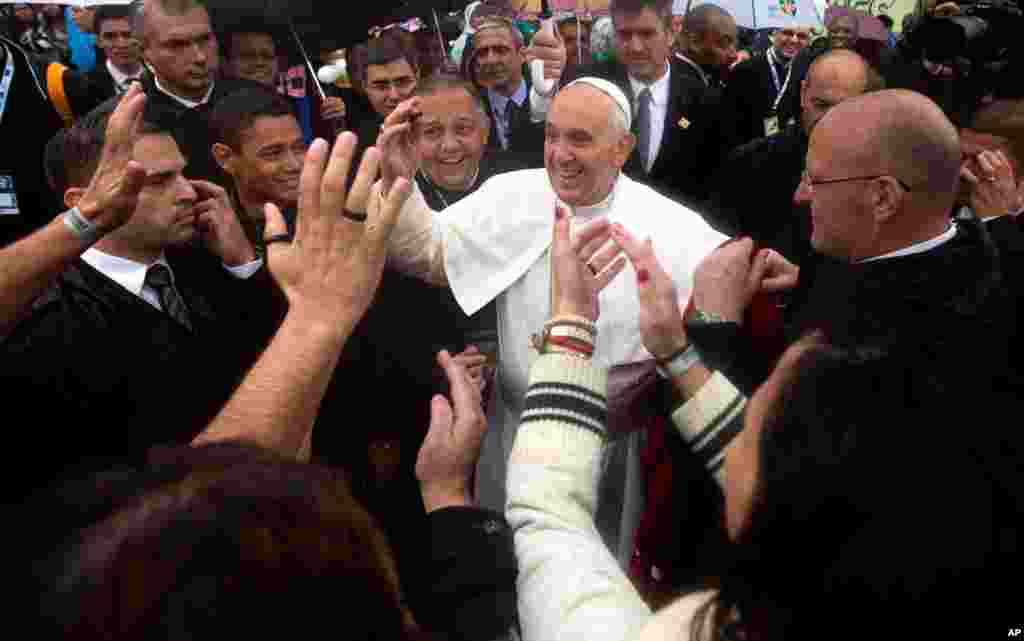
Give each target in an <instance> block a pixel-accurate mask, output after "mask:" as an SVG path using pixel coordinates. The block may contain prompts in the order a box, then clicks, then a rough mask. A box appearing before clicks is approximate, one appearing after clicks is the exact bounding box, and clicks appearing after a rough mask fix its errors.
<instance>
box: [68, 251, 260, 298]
mask: <svg viewBox="0 0 1024 641" xmlns="http://www.w3.org/2000/svg"><path fill="white" fill-rule="evenodd" d="M82 260H84V261H85V262H86V263H87V264H88V265H89V266H90V267H92V268H93V269H95V270H96V271H98V272H99V273H101V274H103V275H104V276H106V277H107V278H109V279H110V280H112V281H114V282H115V283H117V284H118V285H120V286H121V287H124V288H125V289H127V290H128V291H130V292H131V293H132V294H135V295H136V296H138V297H139V298H141V299H142V300H144V301H146V302H147V303H149V304H150V305H152V306H153V307H155V308H157V309H159V310H160V311H163V310H164V308H163V305H162V304H161V303H160V295H159V294H157V292H156V291H155V290H154V289H153V288H152V287H147V286H146V272H148V271H149V268H150V267H152V266H153V265H163V266H165V267H167V270H168V271H169V272H171V282H172V283H173V282H174V270H173V269H171V266H170V264H168V262H167V257H166V256H164V255H163V254H161V255H160V258H158V259H157V260H156V262H154V263H152V264H151V265H147V264H145V263H140V262H137V261H134V260H129V259H127V258H121V257H120V256H113V255H111V254H108V253H106V252H101V251H100V250H98V249H96V248H94V247H90V248H89V249H87V250H85V252H84V253H83V254H82ZM262 266H263V259H262V258H257V259H256V260H254V261H253V262H251V263H246V264H244V265H239V266H237V267H228V266H227V265H224V268H225V269H226V270H228V273H230V274H231V275H232V276H234V277H235V278H238V279H240V280H245V279H248V278H251V277H252V276H253V275H254V274H255V273H256V272H258V271H259V270H260V267H262Z"/></svg>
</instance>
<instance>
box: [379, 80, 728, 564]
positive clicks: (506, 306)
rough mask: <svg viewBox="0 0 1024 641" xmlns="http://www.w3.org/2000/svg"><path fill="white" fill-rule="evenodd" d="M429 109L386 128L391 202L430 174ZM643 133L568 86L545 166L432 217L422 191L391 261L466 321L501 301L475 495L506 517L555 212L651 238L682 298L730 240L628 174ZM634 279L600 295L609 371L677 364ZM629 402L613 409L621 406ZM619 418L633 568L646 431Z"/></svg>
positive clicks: (612, 100)
mask: <svg viewBox="0 0 1024 641" xmlns="http://www.w3.org/2000/svg"><path fill="white" fill-rule="evenodd" d="M421 103H422V98H414V99H413V100H412V101H408V102H406V103H403V104H402V105H401V106H399V108H398V109H396V110H395V112H393V113H392V114H391V115H390V116H388V118H387V120H386V121H385V123H384V131H383V132H382V134H381V137H380V138H379V140H378V143H379V145H380V148H381V149H382V151H383V154H384V159H383V161H382V176H383V179H382V181H381V184H380V186H379V188H380V189H381V190H382V191H383V192H384V193H387V192H388V191H389V190H390V189H391V185H392V184H393V182H394V180H396V179H397V178H398V177H399V176H406V177H408V178H410V179H411V178H412V176H413V175H414V174H415V172H416V170H417V167H418V166H419V162H418V158H417V155H416V150H417V147H416V145H415V141H414V138H415V137H416V136H417V135H418V133H419V132H418V129H419V128H420V127H423V126H425V125H422V124H421V123H420V121H421V120H422V118H419V117H417V116H418V115H419V114H420V112H421V109H422V104H421ZM631 124H632V109H631V105H630V102H629V100H628V99H627V98H626V96H625V94H624V93H623V92H622V91H621V90H620V89H619V88H618V87H617V86H616V85H615V84H614V83H612V82H609V81H607V80H602V79H599V78H589V77H588V78H582V79H579V80H577V81H576V82H574V83H571V84H569V85H567V86H566V87H564V88H562V89H561V91H559V93H558V94H557V95H556V96H555V98H554V101H553V103H552V105H551V108H550V111H549V113H548V117H547V122H546V124H545V144H544V164H545V169H530V170H525V171H515V172H509V173H505V174H500V175H497V176H493V177H492V178H491V179H490V180H488V181H487V182H485V183H484V184H483V185H482V186H481V187H480V188H479V189H478V190H476V191H475V192H473V193H471V194H468V195H466V196H465V197H464V198H462V199H461V200H460V201H459V202H457V203H452V204H451V205H450V206H448V207H447V208H446V209H444V210H443V211H441V212H434V211H432V210H431V209H430V208H429V207H428V206H427V205H426V202H425V201H424V198H423V196H422V195H421V194H420V193H419V190H418V189H417V190H415V191H414V192H413V195H412V196H411V197H410V199H409V202H408V204H407V205H406V206H405V207H404V208H403V210H402V213H401V218H400V221H399V223H398V226H397V227H396V229H395V232H394V234H393V235H392V241H391V251H390V256H389V260H390V262H391V264H392V265H393V266H394V267H397V268H399V269H401V270H403V271H405V272H407V273H410V274H412V275H415V276H419V277H420V278H423V279H425V280H427V281H428V282H431V283H433V284H435V285H439V286H445V287H450V288H451V289H452V292H453V293H454V295H455V299H456V300H457V301H458V303H459V305H460V306H461V307H462V309H463V311H464V312H465V313H466V314H470V315H472V314H474V313H476V312H477V311H478V310H480V309H481V308H483V307H484V306H485V305H487V304H488V303H490V302H491V301H495V302H496V305H497V312H498V338H499V355H498V373H497V384H496V385H495V386H494V388H495V390H494V395H493V396H492V398H491V403H490V409H491V416H490V429H489V431H488V432H487V435H486V436H485V437H484V443H483V450H482V453H481V460H480V464H479V466H478V469H477V477H476V478H477V498H478V500H479V501H481V502H482V504H483V505H485V506H488V507H491V508H494V509H498V510H501V509H504V506H505V496H506V495H505V480H506V470H507V463H508V456H509V454H510V452H511V448H512V444H513V440H514V437H515V427H516V426H517V425H518V423H519V418H520V416H521V415H522V412H523V410H524V405H523V403H524V400H523V399H524V394H525V392H526V387H527V374H528V369H529V363H530V361H531V358H532V357H531V352H530V347H529V346H530V343H531V335H532V334H534V333H535V332H540V331H542V328H543V326H544V323H545V321H546V320H547V319H548V318H549V317H550V315H551V311H552V310H551V309H550V301H551V287H552V280H551V269H550V256H549V250H550V246H551V239H552V230H553V227H554V222H555V213H556V209H558V210H561V211H562V212H564V213H565V215H567V216H571V220H572V222H573V228H574V234H576V235H577V237H579V235H586V234H592V235H593V234H596V236H594V237H595V238H596V239H597V240H596V241H595V242H597V243H604V242H606V241H608V239H609V223H617V224H620V225H622V226H624V227H625V228H628V229H630V230H631V231H632V232H633V233H634V234H635V235H637V236H639V237H641V238H650V239H652V240H651V242H652V243H653V246H654V249H655V251H656V252H657V254H658V256H659V257H660V258H661V260H662V264H663V265H665V267H666V269H667V270H668V271H669V273H670V274H671V275H672V276H673V278H674V280H675V284H676V287H678V288H679V290H680V292H681V293H682V295H683V298H684V299H685V298H686V295H687V294H688V292H689V291H690V284H691V277H692V273H693V268H694V267H695V266H696V264H697V261H699V260H700V259H701V258H702V257H703V256H705V255H707V254H708V253H709V252H710V251H711V250H712V249H714V248H715V247H716V246H718V245H719V244H720V243H721V242H723V241H724V240H725V237H724V236H722V235H721V234H718V233H717V232H715V231H714V230H712V229H711V228H710V227H708V226H707V225H706V224H705V223H704V221H703V220H702V219H701V218H700V216H698V215H697V214H695V213H694V212H693V211H690V210H688V209H686V208H684V207H682V206H680V205H678V204H676V203H675V202H673V201H671V200H669V199H667V198H665V197H664V196H661V195H659V194H658V193H657V192H656V191H654V190H653V189H651V188H649V187H647V186H644V185H642V184H641V183H639V182H637V181H634V180H632V179H631V178H629V177H627V176H626V175H624V173H623V167H624V166H625V164H626V161H627V159H628V158H629V157H630V155H631V154H632V153H633V148H634V146H635V144H636V138H635V136H634V135H633V134H632V133H630V129H631ZM581 249H582V248H581ZM616 253H617V248H615V247H614V246H611V248H610V251H603V250H602V251H600V252H598V253H597V254H596V256H595V257H594V258H593V260H591V261H590V263H589V265H590V267H591V269H592V271H594V272H595V273H596V274H598V275H599V278H601V279H609V280H610V279H611V278H613V277H614V275H615V274H616V273H617V271H618V270H619V269H622V268H623V267H622V265H621V263H618V262H617V261H616V260H615V255H616ZM624 269H625V270H626V271H627V272H629V271H630V269H631V268H629V267H625V268H624ZM636 278H637V275H636V274H633V273H628V274H626V275H624V276H623V277H620V278H618V279H617V280H615V281H614V282H611V284H610V285H608V287H607V289H605V290H604V292H603V293H602V299H601V307H602V310H601V317H600V320H599V321H598V323H597V328H596V333H597V342H598V345H599V346H600V350H599V351H598V352H597V354H599V355H600V356H599V357H600V358H602V359H604V361H605V365H608V366H624V365H627V364H636V363H639V362H649V361H650V360H651V359H652V356H653V357H659V358H664V357H668V356H672V355H671V354H653V355H652V354H650V353H649V352H647V351H646V350H645V349H644V347H643V345H642V343H641V339H640V332H639V325H638V318H639V309H638V303H637V301H638V299H637V290H636V287H637V280H636ZM555 312H556V313H557V310H555ZM410 329H411V330H414V329H415V324H414V325H412V326H410ZM576 329H580V328H579V327H577V328H576ZM560 331H562V330H560ZM565 331H570V332H571V331H575V330H568V329H566V330H565ZM580 331H585V330H582V329H581V330H580ZM613 369H614V368H613ZM626 369H628V368H618V370H617V371H619V372H623V373H624V372H625V371H626ZM634 369H635V368H634ZM630 371H633V369H630ZM641 371H642V368H641ZM613 377H614V374H613ZM621 401H622V399H620V398H614V399H613V401H612V403H611V405H612V407H613V408H614V407H616V403H621ZM620 409H622V408H621V407H620ZM612 413H613V415H619V416H624V415H622V414H617V413H616V412H615V411H614V410H613V412H612ZM627 414H628V412H627ZM618 420H619V421H620V423H622V424H621V425H620V427H621V429H622V430H624V431H620V432H616V433H617V434H618V435H617V436H616V437H615V438H614V439H613V443H612V446H611V449H612V453H611V458H610V459H609V464H610V466H611V469H610V471H609V473H608V475H607V476H606V477H605V484H604V489H603V490H602V493H601V495H600V496H599V497H598V499H597V500H598V512H599V513H600V514H601V515H602V516H601V525H600V530H601V533H602V535H603V536H604V538H605V541H606V542H607V543H608V545H609V547H610V548H611V550H612V553H613V554H614V555H615V556H616V557H617V558H618V559H619V561H620V562H621V563H623V564H626V563H628V561H629V559H630V557H631V556H632V553H633V545H632V544H633V533H634V531H635V529H636V527H637V521H638V516H639V514H640V511H641V510H642V508H643V502H642V497H643V493H642V488H641V487H640V486H641V485H642V483H641V481H640V479H641V472H640V458H639V454H640V446H641V439H640V433H639V432H637V431H636V430H637V429H638V428H640V427H642V424H640V423H639V422H638V423H637V424H632V422H631V421H629V420H626V421H624V422H623V421H622V418H620V419H618ZM627 424H628V425H627ZM613 431H615V430H614V429H613ZM700 471H702V470H700Z"/></svg>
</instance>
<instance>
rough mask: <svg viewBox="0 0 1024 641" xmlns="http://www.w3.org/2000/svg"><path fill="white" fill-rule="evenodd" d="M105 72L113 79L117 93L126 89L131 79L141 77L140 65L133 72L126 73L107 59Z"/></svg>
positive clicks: (139, 78)
mask: <svg viewBox="0 0 1024 641" xmlns="http://www.w3.org/2000/svg"><path fill="white" fill-rule="evenodd" d="M107 72H108V73H109V74H110V77H111V78H113V79H114V86H115V87H116V88H117V93H118V94H122V93H124V92H126V91H128V87H130V86H131V82H132V81H134V80H141V79H142V65H139V69H138V71H136V72H135V73H134V74H127V73H124V72H123V71H121V70H120V69H118V68H117V67H116V66H114V63H112V62H110V60H107Z"/></svg>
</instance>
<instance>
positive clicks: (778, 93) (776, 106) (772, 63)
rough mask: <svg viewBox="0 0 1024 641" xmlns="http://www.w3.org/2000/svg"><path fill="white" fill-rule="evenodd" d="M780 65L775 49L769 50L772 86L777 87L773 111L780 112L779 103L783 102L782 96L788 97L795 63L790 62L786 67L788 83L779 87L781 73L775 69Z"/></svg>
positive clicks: (770, 48)
mask: <svg viewBox="0 0 1024 641" xmlns="http://www.w3.org/2000/svg"><path fill="white" fill-rule="evenodd" d="M777 64H778V59H777V58H776V57H775V48H774V47H769V48H768V70H769V71H771V72H772V84H773V85H775V91H776V94H775V102H774V103H773V104H772V111H778V109H779V103H780V102H782V96H784V95H786V89H788V88H789V80H790V78H792V77H793V61H792V60H790V61H789V64H788V66H787V67H786V69H787V71H786V81H785V82H784V83H782V85H781V86H780V85H779V71H778V70H777V69H776V68H775V65H777Z"/></svg>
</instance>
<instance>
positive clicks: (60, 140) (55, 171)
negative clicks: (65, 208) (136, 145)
mask: <svg viewBox="0 0 1024 641" xmlns="http://www.w3.org/2000/svg"><path fill="white" fill-rule="evenodd" d="M116 108H117V101H116V100H110V101H107V102H105V103H103V104H102V105H100V106H99V107H97V108H96V109H94V110H92V111H91V112H89V113H88V114H86V115H85V116H82V117H81V118H80V119H78V120H77V121H75V123H74V125H73V126H71V127H69V128H67V129H62V130H60V131H58V132H57V134H56V135H55V136H54V137H53V138H51V139H50V141H49V142H48V143H47V144H46V151H45V153H44V156H43V166H44V169H45V172H46V181H47V183H48V184H49V186H50V189H52V190H53V192H54V194H56V196H57V198H58V199H61V200H62V199H63V198H64V192H66V191H67V190H68V189H70V188H71V187H86V186H87V185H88V184H89V182H90V181H91V180H92V177H93V174H95V173H96V168H97V166H98V165H99V162H100V156H101V155H102V152H103V145H104V144H105V143H106V139H107V124H108V123H109V121H110V116H111V115H113V113H114V110H115V109H116ZM139 133H140V134H162V133H165V134H168V135H173V134H174V125H173V124H172V123H171V121H170V118H169V117H168V116H167V115H166V114H161V113H159V112H157V111H155V110H147V112H146V114H145V115H144V118H143V121H142V126H141V127H140V130H139Z"/></svg>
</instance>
